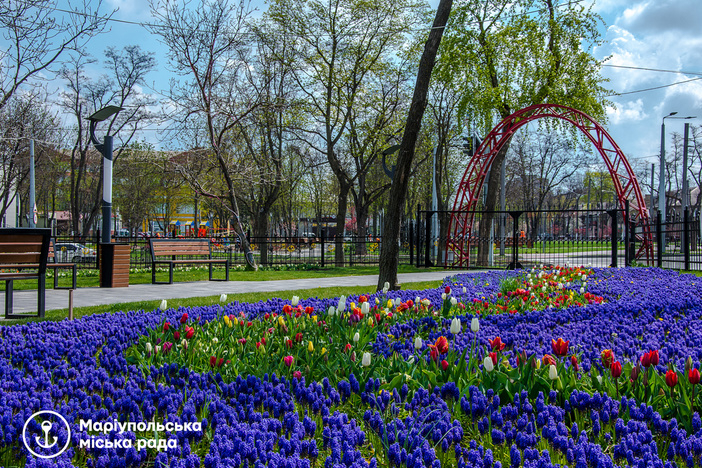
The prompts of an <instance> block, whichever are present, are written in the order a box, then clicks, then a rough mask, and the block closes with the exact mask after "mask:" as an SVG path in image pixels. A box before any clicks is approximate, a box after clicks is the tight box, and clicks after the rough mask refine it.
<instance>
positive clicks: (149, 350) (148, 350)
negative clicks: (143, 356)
mask: <svg viewBox="0 0 702 468" xmlns="http://www.w3.org/2000/svg"><path fill="white" fill-rule="evenodd" d="M145 347H146V352H147V353H149V354H151V351H153V350H154V347H153V346H151V343H146V345H145Z"/></svg>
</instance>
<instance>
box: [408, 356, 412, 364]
mask: <svg viewBox="0 0 702 468" xmlns="http://www.w3.org/2000/svg"><path fill="white" fill-rule="evenodd" d="M407 364H414V356H410V357H409V359H407Z"/></svg>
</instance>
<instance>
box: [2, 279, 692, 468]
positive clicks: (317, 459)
mask: <svg viewBox="0 0 702 468" xmlns="http://www.w3.org/2000/svg"><path fill="white" fill-rule="evenodd" d="M583 275H584V277H583ZM583 283H585V284H583ZM699 283H700V279H698V278H696V277H694V276H691V275H678V274H677V273H675V272H669V271H663V270H657V269H611V270H610V269H603V270H596V271H595V272H594V273H592V272H591V271H589V270H578V269H569V270H565V269H558V270H555V271H554V270H544V271H534V272H521V273H505V272H491V273H485V274H479V275H468V276H463V277H453V278H447V280H446V281H445V284H444V285H443V286H442V287H441V288H439V289H436V290H427V291H398V292H387V293H382V292H379V293H377V294H373V295H369V296H366V297H365V298H363V299H361V298H359V297H350V298H348V299H346V300H344V301H342V302H340V301H339V300H338V299H335V300H321V299H315V298H311V299H307V300H301V301H299V302H298V303H296V304H295V305H293V303H295V302H297V301H293V303H291V301H289V300H282V299H278V300H271V301H266V302H261V303H257V304H238V303H231V304H226V305H224V304H223V305H215V306H208V307H194V308H187V309H185V308H182V309H180V310H173V309H166V310H163V311H162V310H156V311H152V312H144V311H130V312H126V313H119V314H114V315H95V316H90V317H85V318H83V319H81V320H76V321H63V322H58V323H52V322H42V323H30V324H27V325H22V326H13V327H5V328H0V345H1V346H0V375H2V378H1V379H0V464H4V465H6V466H7V465H13V464H15V465H17V464H19V465H20V466H22V465H25V464H26V466H90V467H93V466H94V467H108V466H125V465H126V466H176V467H190V466H207V467H217V466H251V467H254V466H270V467H274V466H276V467H277V466H280V467H288V466H289V467H293V466H295V467H297V466H299V467H312V466H324V467H333V466H348V467H351V466H359V467H361V466H363V467H365V466H407V467H415V466H427V467H437V466H461V467H462V466H470V467H497V466H502V467H506V466H515V467H516V466H534V467H542V466H543V467H548V466H558V465H560V466H563V465H568V466H577V467H585V466H593V467H594V466H675V465H673V463H675V464H676V465H677V466H682V465H683V464H685V465H686V466H699V465H700V456H701V455H702V432H701V431H700V426H702V421H701V420H700V417H699V414H698V413H697V410H698V408H699V407H700V404H702V402H701V401H700V400H701V399H700V397H699V392H695V390H696V388H697V387H696V386H697V384H698V382H699V373H698V371H697V370H695V368H699V360H700V358H702V350H700V349H699V343H700V342H702V326H700V318H701V317H700V316H701V315H702V294H701V292H702V288H701V287H700V284H699ZM447 288H448V289H450V292H448V290H447ZM442 295H443V296H444V297H442ZM376 298H377V299H378V300H377V303H376ZM388 301H391V302H390V303H388ZM351 303H353V306H352V305H351ZM363 304H365V305H363ZM330 308H333V310H332V312H333V313H332V314H331V315H330V313H329V312H330V310H329V309H330ZM274 314H275V316H274ZM298 314H299V315H298ZM296 315H298V316H297V317H296ZM474 319H476V320H474ZM459 320H460V323H459ZM181 322H182V323H181ZM166 323H168V325H166ZM242 323H243V325H242ZM325 328H326V329H325ZM176 333H177V334H178V336H177V339H176ZM188 334H190V336H189V337H188V336H187V335H188ZM298 334H300V335H299V336H298ZM357 334H358V336H357ZM498 337H499V339H498ZM158 340H160V341H158ZM242 340H244V341H243V342H242ZM167 343H168V344H167ZM157 347H158V349H157ZM354 353H355V355H354ZM40 410H53V411H55V412H56V413H58V414H60V415H62V416H64V417H65V418H66V419H67V420H68V421H70V424H69V425H70V428H71V434H70V441H68V433H67V431H66V430H63V429H57V430H56V433H55V434H54V433H52V435H55V436H56V437H57V444H58V446H63V445H64V444H65V443H66V442H69V443H68V449H67V451H65V452H64V453H62V454H61V455H59V456H57V457H56V458H52V459H41V458H37V457H34V456H32V455H29V456H27V454H28V452H27V450H26V449H25V448H24V446H23V445H22V443H21V439H22V434H23V430H24V426H25V422H26V421H27V420H28V419H30V417H31V416H32V414H33V413H35V412H37V411H40ZM693 410H694V411H693ZM80 420H83V421H88V420H90V421H91V422H92V423H100V424H102V423H110V424H112V425H116V426H118V427H120V425H124V426H122V428H123V429H124V428H126V430H122V429H118V430H110V431H106V430H105V428H104V427H100V426H92V427H88V425H86V424H80V423H79V421H80ZM149 422H153V423H154V424H156V423H160V424H162V425H174V426H167V427H171V428H172V427H179V428H181V429H184V430H180V431H176V430H165V431H161V432H160V433H159V434H158V435H157V436H158V441H157V442H155V443H154V445H155V447H151V446H150V445H149V446H145V447H141V446H140V444H141V441H145V440H147V439H148V440H149V443H151V442H152V441H153V440H155V436H154V434H153V431H147V430H142V429H143V428H144V426H136V427H134V426H129V425H128V424H129V423H133V424H135V425H136V424H138V423H142V424H144V425H146V423H149ZM27 427H28V431H29V432H30V433H31V437H30V439H31V440H34V439H33V438H35V437H40V436H41V437H43V436H44V435H45V434H44V433H43V432H42V431H43V429H42V427H41V426H40V423H39V422H37V421H36V420H31V421H30V423H29V424H28V425H27ZM153 427H154V426H152V427H151V428H152V429H153ZM47 434H48V433H47ZM46 440H48V439H46ZM86 440H88V441H90V444H86V442H85V441H86ZM97 440H100V441H101V442H100V443H96V442H95V441H97ZM159 442H160V443H161V444H160V445H159ZM37 443H39V442H37ZM34 448H35V450H36V451H38V453H39V454H42V453H43V452H42V451H41V450H43V449H41V448H37V447H36V445H35V446H34ZM159 449H165V450H159ZM25 460H26V461H25Z"/></svg>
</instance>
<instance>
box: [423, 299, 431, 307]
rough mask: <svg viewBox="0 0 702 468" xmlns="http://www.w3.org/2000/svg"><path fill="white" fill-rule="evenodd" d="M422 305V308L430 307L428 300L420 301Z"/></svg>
mask: <svg viewBox="0 0 702 468" xmlns="http://www.w3.org/2000/svg"><path fill="white" fill-rule="evenodd" d="M422 305H424V307H429V306H430V305H431V301H430V300H429V299H422Z"/></svg>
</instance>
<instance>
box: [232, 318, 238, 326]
mask: <svg viewBox="0 0 702 468" xmlns="http://www.w3.org/2000/svg"><path fill="white" fill-rule="evenodd" d="M232 323H234V325H239V319H238V318H236V317H234V319H233V320H232Z"/></svg>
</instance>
